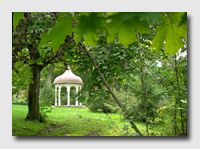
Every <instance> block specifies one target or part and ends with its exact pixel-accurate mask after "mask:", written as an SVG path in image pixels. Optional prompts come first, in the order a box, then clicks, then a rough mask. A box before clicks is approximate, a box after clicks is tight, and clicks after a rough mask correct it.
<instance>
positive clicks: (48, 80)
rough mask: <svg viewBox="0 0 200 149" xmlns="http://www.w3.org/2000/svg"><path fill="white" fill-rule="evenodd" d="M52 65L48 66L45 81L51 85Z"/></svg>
mask: <svg viewBox="0 0 200 149" xmlns="http://www.w3.org/2000/svg"><path fill="white" fill-rule="evenodd" d="M52 71H53V69H52V66H51V65H50V66H49V73H48V74H47V83H48V84H50V85H51V78H52Z"/></svg>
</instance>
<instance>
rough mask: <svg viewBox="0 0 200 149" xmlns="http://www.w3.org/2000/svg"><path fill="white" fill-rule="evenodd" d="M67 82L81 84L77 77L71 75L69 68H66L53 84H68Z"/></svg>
mask: <svg viewBox="0 0 200 149" xmlns="http://www.w3.org/2000/svg"><path fill="white" fill-rule="evenodd" d="M69 82H71V83H81V84H83V81H82V79H81V78H80V77H79V76H76V75H75V74H73V73H72V71H71V69H70V67H69V66H68V70H66V71H65V72H64V73H63V74H62V75H60V76H58V77H56V78H55V80H54V82H53V83H54V84H57V83H69Z"/></svg>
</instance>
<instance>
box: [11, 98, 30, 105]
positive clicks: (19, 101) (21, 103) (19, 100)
mask: <svg viewBox="0 0 200 149" xmlns="http://www.w3.org/2000/svg"><path fill="white" fill-rule="evenodd" d="M12 104H14V105H28V100H27V99H26V100H21V99H16V100H13V101H12Z"/></svg>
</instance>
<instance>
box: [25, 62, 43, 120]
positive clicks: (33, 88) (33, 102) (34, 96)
mask: <svg viewBox="0 0 200 149" xmlns="http://www.w3.org/2000/svg"><path fill="white" fill-rule="evenodd" d="M40 71H41V70H40V67H39V66H38V65H37V64H35V65H32V66H31V72H32V74H33V78H32V83H30V86H29V91H28V115H27V117H26V120H38V121H41V119H40V110H39V88H40Z"/></svg>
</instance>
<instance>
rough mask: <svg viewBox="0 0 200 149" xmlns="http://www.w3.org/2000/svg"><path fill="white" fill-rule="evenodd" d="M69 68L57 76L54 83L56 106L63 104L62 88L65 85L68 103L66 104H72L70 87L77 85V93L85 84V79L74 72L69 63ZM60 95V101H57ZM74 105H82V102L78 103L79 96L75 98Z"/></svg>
mask: <svg viewBox="0 0 200 149" xmlns="http://www.w3.org/2000/svg"><path fill="white" fill-rule="evenodd" d="M67 69H68V70H66V71H65V72H64V73H63V74H62V75H60V76H58V77H56V78H55V80H54V82H53V84H54V85H55V106H61V98H60V93H61V88H62V87H63V86H65V87H66V88H67V105H64V106H70V88H71V87H75V88H76V93H78V90H79V88H80V90H81V86H82V85H83V81H82V79H81V78H80V77H78V76H76V75H75V74H73V73H72V71H71V69H70V67H69V65H68V67H67ZM57 89H58V95H57ZM57 97H58V101H57ZM74 106H82V104H81V103H80V105H79V103H78V100H77V98H76V99H75V105H74Z"/></svg>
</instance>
